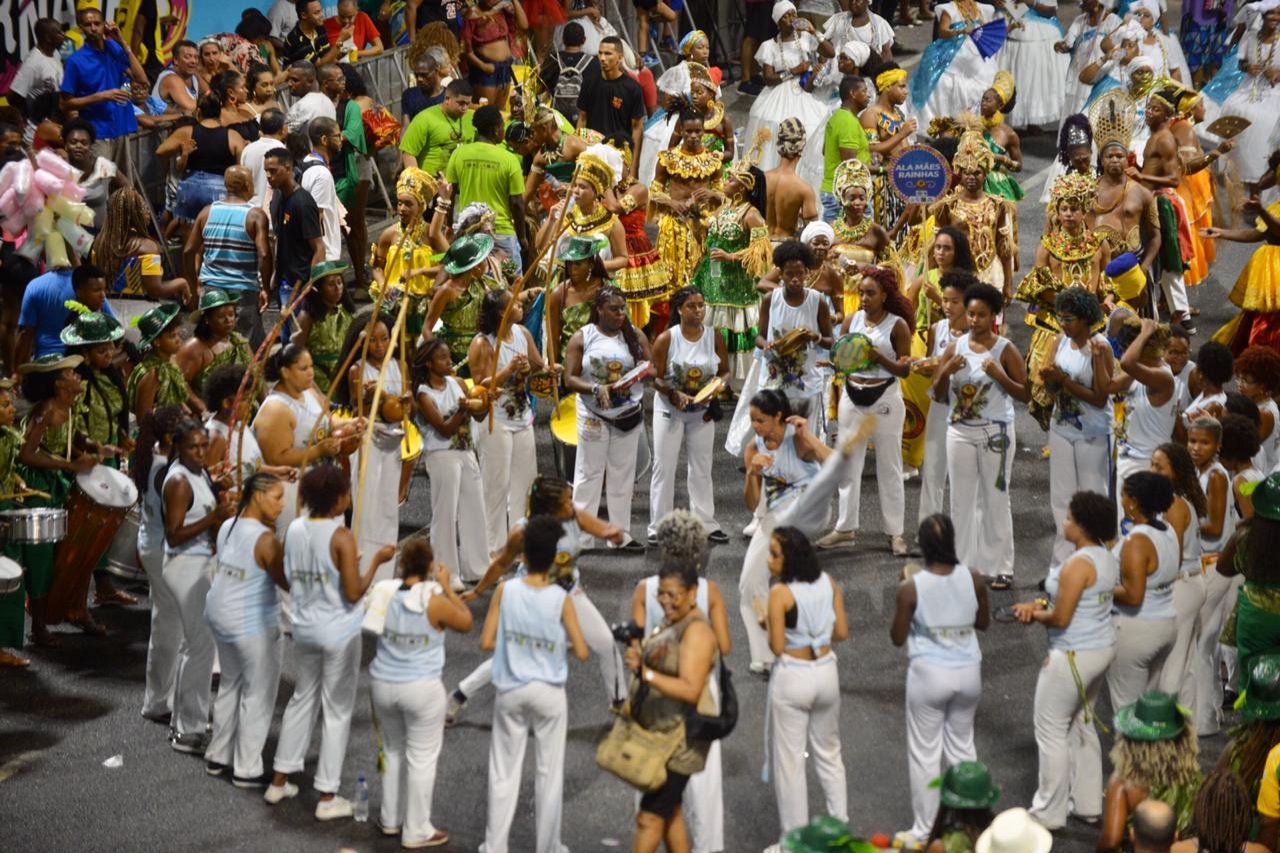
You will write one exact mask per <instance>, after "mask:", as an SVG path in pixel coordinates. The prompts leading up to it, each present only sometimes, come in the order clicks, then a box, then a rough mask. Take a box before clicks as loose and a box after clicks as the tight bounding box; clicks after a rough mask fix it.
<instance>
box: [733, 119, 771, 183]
mask: <svg viewBox="0 0 1280 853" xmlns="http://www.w3.org/2000/svg"><path fill="white" fill-rule="evenodd" d="M772 135H773V134H772V133H771V132H770V131H769V128H767V127H761V128H758V129H757V130H756V135H755V136H754V137H753V138H752V140H751V147H750V148H749V149H747V153H746V154H744V155H742V156H741V157H739V158H738V159H737V160H734V161H733V165H732V166H730V167H729V171H728V172H727V173H726V174H725V180H733V181H737V182H738V183H740V184H742V185H743V186H744V187H746V188H747V189H748V190H753V189H755V187H756V176H755V173H753V172H752V171H751V167H752V166H754V165H756V164H757V163H759V162H760V155H761V153H762V152H763V151H764V144H765V143H766V142H768V141H769V137H771V136H772Z"/></svg>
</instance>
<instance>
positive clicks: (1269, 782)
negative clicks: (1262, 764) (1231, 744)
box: [1258, 745, 1280, 818]
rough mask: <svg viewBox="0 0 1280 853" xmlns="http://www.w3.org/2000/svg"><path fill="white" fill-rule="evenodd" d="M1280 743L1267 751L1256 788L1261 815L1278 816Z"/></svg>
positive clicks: (1279, 805)
mask: <svg viewBox="0 0 1280 853" xmlns="http://www.w3.org/2000/svg"><path fill="white" fill-rule="evenodd" d="M1278 774H1280V745H1277V746H1273V747H1272V748H1271V751H1270V752H1269V753H1267V766H1266V768H1265V769H1264V770H1263V771H1262V784H1261V786H1260V787H1259V788H1258V814H1260V815H1262V816H1263V817H1270V818H1278V817H1280V775H1278Z"/></svg>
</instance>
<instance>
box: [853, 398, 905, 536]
mask: <svg viewBox="0 0 1280 853" xmlns="http://www.w3.org/2000/svg"><path fill="white" fill-rule="evenodd" d="M837 412H838V421H837V422H838V423H839V425H840V433H839V435H840V441H842V442H843V441H844V439H845V438H847V437H848V436H850V435H853V433H854V431H855V426H854V425H855V424H856V423H857V422H858V421H859V420H861V419H862V418H863V417H865V416H867V415H871V416H872V417H874V418H875V432H873V433H872V434H871V437H872V439H874V440H875V443H876V487H877V488H878V489H879V491H880V516H881V518H882V519H883V520H884V532H885V533H886V534H888V535H889V536H901V535H902V517H903V513H904V512H905V508H906V494H905V490H904V487H903V485H902V423H903V421H905V420H906V417H907V409H906V406H905V405H904V404H903V402H902V386H901V385H900V384H899V383H898V380H896V379H894V380H891V381H890V383H889V387H888V388H887V389H886V390H885V392H884V394H882V395H880V399H879V400H876V401H875V402H874V403H872V404H871V405H870V406H855V405H854V404H853V402H852V401H851V400H850V399H849V395H848V394H847V393H846V392H845V391H844V390H843V389H841V391H840V405H839V408H838V409H837ZM867 443H868V442H867V441H863V442H860V443H859V444H858V446H857V447H855V448H854V449H853V453H851V454H850V455H849V460H848V463H847V464H846V466H845V476H844V482H842V483H841V484H840V504H839V505H840V516H839V518H837V519H836V530H846V531H849V530H857V529H858V513H859V510H860V509H861V504H862V468H863V466H864V465H865V464H866V461H867Z"/></svg>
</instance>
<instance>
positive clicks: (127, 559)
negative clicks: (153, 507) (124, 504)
mask: <svg viewBox="0 0 1280 853" xmlns="http://www.w3.org/2000/svg"><path fill="white" fill-rule="evenodd" d="M141 522H142V506H141V504H135V505H134V506H132V507H130V508H129V512H128V514H126V515H125V517H124V521H123V522H121V524H120V529H119V530H117V531H116V535H115V538H114V539H112V540H111V547H110V548H108V549H107V571H109V572H111V574H113V575H115V576H116V577H118V578H124V579H125V580H128V581H137V582H140V583H146V582H147V573H146V572H145V571H143V568H142V561H141V560H140V559H138V526H139V524H140V523H141Z"/></svg>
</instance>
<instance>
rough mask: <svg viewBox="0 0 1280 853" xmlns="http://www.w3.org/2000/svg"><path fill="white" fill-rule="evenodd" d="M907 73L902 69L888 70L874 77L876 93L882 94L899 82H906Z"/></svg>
mask: <svg viewBox="0 0 1280 853" xmlns="http://www.w3.org/2000/svg"><path fill="white" fill-rule="evenodd" d="M906 79H907V72H906V71H905V70H904V69H902V68H890V69H889V70H888V71H881V72H880V73H879V74H877V75H876V91H877V92H883V91H884V90H885V89H888V88H889V87H890V86H892V85H893V84H894V83H897V82H898V81H899V80H906Z"/></svg>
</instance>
